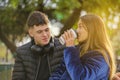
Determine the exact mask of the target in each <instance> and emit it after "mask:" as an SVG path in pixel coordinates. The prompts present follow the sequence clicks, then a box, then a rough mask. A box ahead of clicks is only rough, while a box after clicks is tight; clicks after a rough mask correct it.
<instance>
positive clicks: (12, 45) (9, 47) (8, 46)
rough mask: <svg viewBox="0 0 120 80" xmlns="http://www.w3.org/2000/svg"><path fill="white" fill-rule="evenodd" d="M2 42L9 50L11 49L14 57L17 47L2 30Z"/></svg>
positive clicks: (0, 32)
mask: <svg viewBox="0 0 120 80" xmlns="http://www.w3.org/2000/svg"><path fill="white" fill-rule="evenodd" d="M0 40H1V41H2V42H3V43H4V44H5V45H6V46H7V48H8V49H10V51H11V53H12V54H13V55H14V54H15V51H16V46H15V44H14V43H12V42H11V41H9V40H8V38H7V37H6V36H5V35H4V33H3V32H2V30H1V28H0Z"/></svg>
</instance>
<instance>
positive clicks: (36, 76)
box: [34, 57, 41, 80]
mask: <svg viewBox="0 0 120 80" xmlns="http://www.w3.org/2000/svg"><path fill="white" fill-rule="evenodd" d="M40 61H41V57H39V62H38V66H37V72H36V75H35V79H34V80H37V78H38V73H39V69H40Z"/></svg>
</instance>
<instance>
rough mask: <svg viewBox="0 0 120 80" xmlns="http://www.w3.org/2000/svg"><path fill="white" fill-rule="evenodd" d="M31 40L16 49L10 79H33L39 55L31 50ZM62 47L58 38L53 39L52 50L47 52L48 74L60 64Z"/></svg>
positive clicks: (35, 74)
mask: <svg viewBox="0 0 120 80" xmlns="http://www.w3.org/2000/svg"><path fill="white" fill-rule="evenodd" d="M32 45H33V44H32V42H29V43H27V44H25V45H23V46H21V47H19V48H18V49H17V50H16V51H17V56H16V59H15V65H14V69H13V75H12V80H35V78H36V77H37V75H38V66H40V59H41V58H40V56H39V55H36V54H35V53H33V51H31V46H32ZM63 49H64V46H62V45H61V44H60V43H59V41H58V39H57V38H55V39H54V51H53V53H48V54H47V60H48V65H49V70H50V71H49V72H50V74H51V73H52V72H53V71H54V70H55V69H56V67H58V66H59V65H60V62H61V59H62V57H63Z"/></svg>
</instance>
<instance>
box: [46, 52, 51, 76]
mask: <svg viewBox="0 0 120 80" xmlns="http://www.w3.org/2000/svg"><path fill="white" fill-rule="evenodd" d="M47 61H48V67H49V72H50V75H51V68H50V62H49V54H48V55H47Z"/></svg>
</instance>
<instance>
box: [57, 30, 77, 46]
mask: <svg viewBox="0 0 120 80" xmlns="http://www.w3.org/2000/svg"><path fill="white" fill-rule="evenodd" d="M70 31H71V32H72V33H73V35H74V38H75V39H76V38H77V32H76V30H74V29H70ZM59 41H60V43H61V44H62V45H64V44H65V40H64V38H63V37H62V36H60V38H59Z"/></svg>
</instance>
